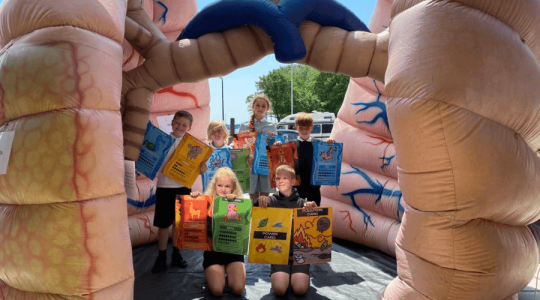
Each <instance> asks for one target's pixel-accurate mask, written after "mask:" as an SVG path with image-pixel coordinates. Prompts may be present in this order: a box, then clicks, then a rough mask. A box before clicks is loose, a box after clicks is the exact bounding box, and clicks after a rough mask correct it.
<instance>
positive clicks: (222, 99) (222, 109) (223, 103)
mask: <svg viewBox="0 0 540 300" xmlns="http://www.w3.org/2000/svg"><path fill="white" fill-rule="evenodd" d="M219 78H220V79H221V118H222V119H223V122H225V100H224V99H225V98H224V96H223V77H221V76H220V77H219Z"/></svg>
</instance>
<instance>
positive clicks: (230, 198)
mask: <svg viewBox="0 0 540 300" xmlns="http://www.w3.org/2000/svg"><path fill="white" fill-rule="evenodd" d="M226 197H227V200H234V199H236V195H235V194H227V196H226Z"/></svg>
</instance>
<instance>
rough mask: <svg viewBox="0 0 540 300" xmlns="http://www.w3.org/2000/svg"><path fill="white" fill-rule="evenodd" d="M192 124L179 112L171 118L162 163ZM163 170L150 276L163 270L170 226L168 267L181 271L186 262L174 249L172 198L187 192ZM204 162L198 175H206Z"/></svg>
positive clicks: (174, 200) (168, 157)
mask: <svg viewBox="0 0 540 300" xmlns="http://www.w3.org/2000/svg"><path fill="white" fill-rule="evenodd" d="M192 124H193V116H192V115H191V114H190V113H189V112H187V111H185V110H180V111H177V112H176V114H174V117H173V119H172V123H171V125H172V130H173V131H172V132H171V136H172V137H173V138H174V139H175V141H174V143H173V145H172V146H171V149H169V152H168V153H167V156H166V157H165V160H164V162H167V161H169V159H170V158H171V156H172V155H173V153H174V151H175V150H176V147H178V144H179V143H180V141H181V140H182V138H183V137H184V134H185V133H186V132H187V131H188V130H190V129H191V125H192ZM164 166H165V163H164V164H163V166H161V169H160V170H159V172H158V175H157V176H158V181H157V189H156V209H155V212H154V226H156V227H158V248H159V255H158V257H157V259H156V262H155V263H154V266H153V267H152V272H153V273H157V272H162V271H165V270H167V264H166V262H167V242H168V241H169V227H171V225H173V252H172V260H171V266H173V267H179V268H185V267H187V263H186V261H185V260H184V259H183V258H182V254H180V251H179V250H178V248H176V234H174V232H176V228H175V226H174V217H175V202H176V195H189V194H190V193H191V189H189V188H187V187H185V186H183V185H181V184H179V183H177V182H176V181H174V180H172V179H171V178H169V177H167V176H165V175H164V174H163V173H162V171H163V167H164ZM206 168H207V167H206V162H203V163H201V166H200V172H201V173H203V172H204V171H206Z"/></svg>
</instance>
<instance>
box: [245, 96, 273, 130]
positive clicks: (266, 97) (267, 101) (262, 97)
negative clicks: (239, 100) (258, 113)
mask: <svg viewBox="0 0 540 300" xmlns="http://www.w3.org/2000/svg"><path fill="white" fill-rule="evenodd" d="M257 100H264V101H266V105H268V110H267V112H268V111H269V110H270V109H272V103H270V99H268V96H266V95H265V94H257V95H255V96H253V99H251V103H250V104H249V107H251V110H253V106H255V103H256V102H257ZM249 124H250V125H252V126H251V131H252V132H255V113H252V114H251V118H250V119H249Z"/></svg>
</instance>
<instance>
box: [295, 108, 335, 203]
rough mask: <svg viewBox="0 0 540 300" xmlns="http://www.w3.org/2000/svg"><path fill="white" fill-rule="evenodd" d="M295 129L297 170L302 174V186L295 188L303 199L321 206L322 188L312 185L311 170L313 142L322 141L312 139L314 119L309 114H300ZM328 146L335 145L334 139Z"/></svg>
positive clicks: (329, 140)
mask: <svg viewBox="0 0 540 300" xmlns="http://www.w3.org/2000/svg"><path fill="white" fill-rule="evenodd" d="M294 122H295V126H294V127H295V129H296V131H298V138H297V140H296V149H297V151H298V164H296V166H295V169H296V172H298V174H300V185H299V186H295V188H296V190H297V191H298V194H299V195H300V197H301V198H304V199H308V200H311V201H315V203H317V206H319V205H321V186H320V185H311V168H312V165H313V155H314V154H316V153H313V142H320V141H321V140H320V139H314V138H312V137H311V131H313V117H312V116H311V115H310V114H307V113H299V114H298V115H296V118H295V119H294ZM326 142H327V143H328V144H333V143H334V140H333V139H330V138H329V139H327V140H326Z"/></svg>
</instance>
